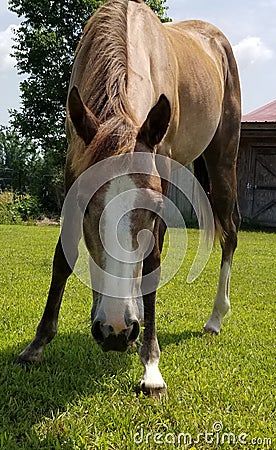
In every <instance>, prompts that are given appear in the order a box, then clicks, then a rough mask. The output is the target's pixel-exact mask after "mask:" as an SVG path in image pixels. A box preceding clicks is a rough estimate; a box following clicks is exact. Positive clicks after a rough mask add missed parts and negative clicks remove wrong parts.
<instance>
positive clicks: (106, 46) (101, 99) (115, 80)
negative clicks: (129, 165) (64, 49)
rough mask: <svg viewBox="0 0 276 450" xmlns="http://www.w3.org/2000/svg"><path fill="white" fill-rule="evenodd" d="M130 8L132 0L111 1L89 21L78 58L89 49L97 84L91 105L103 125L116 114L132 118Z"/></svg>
mask: <svg viewBox="0 0 276 450" xmlns="http://www.w3.org/2000/svg"><path fill="white" fill-rule="evenodd" d="M127 8H128V0H108V1H107V2H106V3H105V4H104V5H103V6H102V7H101V8H99V9H98V10H97V11H96V13H95V14H94V15H93V16H92V17H91V18H90V19H89V21H88V22H87V24H86V26H85V29H84V34H83V37H82V39H81V41H80V43H79V45H78V47H77V50H76V56H77V55H78V53H79V52H80V50H81V49H82V47H84V46H86V47H87V46H89V56H90V57H91V56H92V59H93V61H89V66H90V67H91V70H92V72H93V77H91V78H92V80H93V83H92V85H91V86H89V101H88V105H87V106H88V107H89V108H90V109H91V110H92V111H93V113H94V114H95V115H96V116H97V117H98V119H99V120H100V121H101V122H103V121H105V120H107V119H109V118H110V116H113V115H114V114H121V115H123V116H127V117H128V118H132V112H131V110H130V107H129V104H128V100H127V93H126V88H127ZM87 63H88V61H87Z"/></svg>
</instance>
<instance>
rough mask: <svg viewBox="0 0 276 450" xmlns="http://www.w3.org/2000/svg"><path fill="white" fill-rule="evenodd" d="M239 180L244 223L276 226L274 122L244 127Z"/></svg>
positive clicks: (239, 159) (239, 161)
mask: <svg viewBox="0 0 276 450" xmlns="http://www.w3.org/2000/svg"><path fill="white" fill-rule="evenodd" d="M237 181H238V199H239V206H240V211H241V216H242V220H243V222H245V223H249V224H253V225H260V226H262V225H265V226H271V227H275V226H276V190H275V189H276V124H275V123H263V124H262V123H251V124H250V123H243V124H242V133H241V141H240V149H239V156H238V163H237Z"/></svg>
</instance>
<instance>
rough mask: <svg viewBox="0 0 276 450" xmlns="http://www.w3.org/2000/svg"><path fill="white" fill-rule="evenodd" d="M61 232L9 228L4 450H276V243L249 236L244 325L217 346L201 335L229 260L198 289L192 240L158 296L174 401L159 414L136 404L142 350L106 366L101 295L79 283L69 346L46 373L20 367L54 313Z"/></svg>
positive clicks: (59, 342) (4, 265)
mask: <svg viewBox="0 0 276 450" xmlns="http://www.w3.org/2000/svg"><path fill="white" fill-rule="evenodd" d="M58 232H59V229H58V228H55V227H27V226H0V308H1V321H0V448H1V449H5V450H12V449H26V450H31V449H51V450H55V449H68V450H72V449H92V450H94V449H103V450H105V449H106V450H109V449H110V450H111V449H115V450H124V449H125V450H131V449H159V448H160V449H167V448H168V449H173V448H183V449H185V448H187V449H203V450H208V449H219V448H223V449H237V450H240V449H244V450H248V449H274V448H276V412H275V397H276V387H275V386H276V379H275V378H276V377H275V372H276V369H275V360H276V350H275V346H276V342H275V335H276V332H275V329H276V326H275V325H276V314H275V313H276V307H275V298H276V293H275V291H276V283H275V262H276V261H275V255H276V234H273V233H265V232H244V231H243V232H240V235H239V247H238V250H237V252H236V255H235V260H234V266H233V272H232V289H231V294H232V295H231V300H232V313H231V315H230V316H229V317H228V318H226V320H225V321H224V325H223V328H222V332H221V334H220V335H219V336H217V337H215V336H209V335H201V328H202V325H203V324H204V323H205V321H206V319H207V318H208V316H209V314H210V312H211V308H212V303H213V298H214V295H215V290H216V283H217V278H218V272H219V266H220V249H219V246H218V245H217V246H216V247H215V249H214V251H213V253H212V255H211V258H210V260H209V262H208V265H207V267H206V268H205V271H204V272H203V273H202V275H201V276H200V277H199V278H198V279H197V280H196V281H195V282H194V283H192V284H191V285H188V284H187V283H186V281H185V280H186V277H187V274H188V271H189V267H190V266H191V262H192V258H193V256H194V254H195V251H196V248H197V238H198V233H197V231H195V230H189V231H188V237H189V240H188V252H187V255H186V258H185V260H184V264H183V266H182V267H181V270H180V271H179V272H178V274H177V275H176V276H175V277H174V278H173V279H172V280H171V281H170V283H169V284H167V285H166V286H164V287H163V288H162V289H160V290H159V292H158V305H157V310H158V330H159V331H158V336H159V341H160V345H161V348H162V356H161V362H160V369H161V372H162V375H163V377H164V379H165V381H166V382H167V385H168V392H169V397H168V399H163V400H162V401H161V402H158V401H156V400H153V399H148V398H145V397H143V396H140V397H136V394H135V386H136V385H137V383H139V381H140V378H141V376H142V365H141V363H140V361H139V357H138V354H137V351H136V350H134V349H131V350H130V351H129V352H127V353H126V354H116V353H107V354H104V353H103V352H102V351H101V350H100V348H98V347H97V345H96V344H95V342H94V341H93V340H92V338H91V334H90V320H89V318H90V310H91V293H90V291H89V289H88V288H87V287H85V286H83V285H82V284H81V283H80V282H79V281H78V280H77V278H76V277H74V276H73V277H71V278H70V279H69V282H68V285H67V288H66V292H65V295H64V300H63V304H62V308H61V313H60V322H59V323H60V325H59V334H58V335H57V337H56V338H55V339H54V341H53V342H52V343H51V344H50V345H49V346H48V347H47V349H46V350H45V353H44V356H43V360H42V363H41V364H40V365H38V366H32V367H30V368H22V367H19V366H17V365H16V364H14V361H15V359H16V357H17V355H18V353H19V351H21V350H22V349H23V348H24V347H25V345H26V344H27V343H29V341H30V339H31V338H32V337H33V336H34V331H35V328H36V325H37V323H38V321H39V319H40V317H41V314H42V312H43V308H44V304H45V299H46V295H47V290H48V286H49V282H50V275H51V264H52V256H53V251H54V246H55V242H56V239H57V236H58ZM175 232H176V233H179V234H180V233H181V231H179V230H177V231H175ZM181 433H182V434H181ZM179 442H180V444H179ZM185 442H186V444H185ZM223 442H224V443H223Z"/></svg>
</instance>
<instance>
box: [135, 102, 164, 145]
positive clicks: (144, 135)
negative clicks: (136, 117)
mask: <svg viewBox="0 0 276 450" xmlns="http://www.w3.org/2000/svg"><path fill="white" fill-rule="evenodd" d="M170 118H171V107H170V103H169V100H168V99H167V97H166V96H165V95H164V94H162V95H161V96H160V97H159V100H158V102H157V103H156V105H155V106H154V107H153V108H152V109H151V110H150V112H149V114H148V117H147V118H146V121H145V122H144V124H143V125H142V127H141V129H140V131H139V133H138V137H137V139H139V140H140V141H142V142H144V143H145V144H146V145H148V146H149V147H151V148H153V147H154V146H155V145H157V144H159V142H161V141H162V139H163V137H164V136H165V134H166V131H167V129H168V126H169V123H170Z"/></svg>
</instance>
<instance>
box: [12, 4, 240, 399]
mask: <svg viewBox="0 0 276 450" xmlns="http://www.w3.org/2000/svg"><path fill="white" fill-rule="evenodd" d="M66 131H67V138H68V156H67V163H66V191H67V192H69V190H70V188H71V187H72V186H75V188H74V189H76V205H75V208H72V209H71V210H70V208H69V210H68V208H67V212H65V217H64V224H63V228H62V232H61V237H60V239H59V241H58V243H57V246H56V251H55V256H54V262H53V274H52V282H51V286H50V290H49V295H48V300H47V304H46V308H45V311H44V314H43V317H42V319H41V321H40V324H39V326H38V328H37V332H36V336H35V338H34V339H33V341H32V342H31V343H30V345H29V346H28V347H27V348H26V349H25V350H24V351H23V352H22V353H21V354H20V356H19V360H20V361H21V362H32V361H38V360H39V359H40V357H41V354H42V351H43V349H44V347H45V345H46V344H47V343H49V342H50V341H51V340H52V338H53V337H54V335H55V334H56V332H57V322H58V313H59V308H60V304H61V300H62V295H63V291H64V288H65V284H66V280H67V278H68V277H69V275H70V274H71V273H72V270H73V266H74V264H75V261H76V260H77V257H78V242H79V239H80V235H81V229H82V225H83V233H84V238H85V242H86V246H87V248H88V251H89V254H90V256H91V260H93V261H94V262H95V264H94V266H93V265H92V266H93V267H91V274H92V284H93V299H94V301H93V308H92V334H93V336H94V337H95V339H96V341H97V342H98V343H99V344H100V345H101V346H102V348H103V349H104V350H120V351H123V350H125V349H126V348H127V346H128V345H129V344H131V343H133V342H134V341H136V340H137V338H138V335H139V328H140V319H141V308H140V307H139V305H137V302H138V301H139V299H140V298H141V296H143V306H144V334H143V343H142V347H141V351H140V357H141V360H142V363H143V365H144V376H143V379H142V381H141V389H142V391H143V392H145V393H148V394H151V395H156V394H159V393H161V392H163V391H164V390H166V384H165V382H164V381H163V378H162V376H161V373H160V371H159V369H158V363H159V356H160V350H159V346H158V342H157V337H156V325H155V297H156V288H157V285H158V280H159V275H160V270H159V268H160V253H161V250H162V245H163V238H164V233H165V230H166V226H165V224H164V221H163V220H162V214H161V213H160V211H161V209H162V203H163V196H164V195H166V192H167V188H168V182H167V179H166V176H163V175H162V170H161V169H160V167H158V164H157V162H156V161H157V157H158V155H163V156H164V157H167V159H166V161H171V160H175V161H177V162H179V163H181V164H182V165H187V164H188V163H191V162H192V161H194V160H195V159H196V158H198V157H199V156H200V155H203V157H204V160H205V164H206V167H207V170H208V176H209V180H210V200H211V205H212V209H213V213H214V217H215V223H216V229H217V233H218V235H219V238H220V242H221V247H222V261H221V271H220V277H219V283H218V289H217V294H216V297H215V302H214V307H213V311H212V314H211V316H210V318H209V320H208V321H207V323H206V324H205V326H204V331H205V332H209V333H216V334H217V333H219V331H220V325H221V322H222V319H223V317H224V316H225V314H226V313H227V311H228V310H229V307H230V302H229V281H230V272H231V264H232V258H233V253H234V251H235V248H236V245H237V231H238V227H239V221H240V219H239V213H238V207H237V192H236V159H237V150H238V144H239V135H240V87H239V77H238V72H237V67H236V63H235V59H234V56H233V53H232V50H231V47H230V44H229V42H228V41H227V39H226V38H225V36H224V35H223V34H222V33H221V32H220V31H219V30H218V29H217V28H215V27H214V26H212V25H210V24H208V23H205V22H201V21H185V22H179V23H169V24H161V23H160V21H159V20H158V18H157V16H156V15H155V14H154V13H153V12H152V11H151V10H150V8H149V7H147V6H146V5H145V4H144V2H143V1H142V0H109V1H107V2H106V3H105V4H104V5H103V6H102V7H101V8H100V9H99V10H98V11H97V12H96V13H95V14H94V16H93V17H92V18H91V19H90V20H89V22H88V23H87V25H86V28H85V30H84V34H83V37H82V39H81V41H80V43H79V46H78V48H77V51H76V55H75V61H74V65H73V70H72V76H71V82H70V87H69V94H68V102H67V121H66ZM137 154H141V157H142V160H143V163H144V165H145V166H147V168H146V169H145V168H143V169H141V170H140V174H139V170H138V169H137V170H136V169H135V170H134V171H132V172H131V173H130V174H128V175H125V176H119V177H116V174H115V176H113V175H114V174H113V172H112V171H113V170H114V172H116V170H117V169H116V168H115V166H116V164H115V166H113V163H112V160H113V159H112V157H114V156H115V155H118V158H120V157H122V155H126V156H127V157H128V161H127V163H126V166H132V167H133V164H134V163H133V161H132V159H133V160H134V156H135V155H137ZM143 155H144V156H145V157H143ZM101 162H105V163H107V164H105V166H104V167H105V169H104V170H106V168H107V167H109V168H110V171H111V172H112V176H111V177H110V179H105V181H104V184H103V185H101V183H100V179H101V177H104V175H105V173H104V171H101V170H99V171H97V170H96V171H95V170H94V172H93V176H90V175H89V170H90V168H91V169H93V168H95V167H98V166H97V164H100V163H101ZM122 164H124V163H123V160H122ZM142 165H143V164H142ZM165 166H166V164H165ZM99 167H100V166H99ZM144 169H145V170H144ZM166 170H168V172H169V170H170V167H169V164H167V168H166ZM111 172H110V173H111ZM163 173H164V171H163ZM83 174H87V176H86V179H85V180H84V182H83V178H82V175H83ZM119 175H120V174H119ZM95 179H96V184H97V183H99V184H98V185H97V186H99V188H98V189H97V190H96V192H94V191H93V193H91V192H92V191H90V192H89V193H87V186H88V191H89V190H90V187H91V185H92V184H93V183H94V182H95ZM76 180H77V181H76ZM84 185H85V187H83V186H84ZM92 190H93V189H92ZM139 191H141V192H142V194H141V192H140V194H139ZM88 194H89V195H88ZM85 195H86V197H87V195H88V197H87V198H84V197H85ZM91 197H92V198H91ZM114 198H119V199H120V202H119V203H120V208H121V209H120V210H121V213H120V214H121V215H120V214H119V215H117V210H116V208H113V209H112V207H111V206H110V208H111V209H106V207H107V205H112V201H113V199H114ZM143 202H144V203H143ZM143 205H150V206H143ZM81 210H82V212H83V215H84V219H83V223H81V219H80V217H81V215H80V211H81ZM108 211H111V212H110V213H108ZM112 211H113V212H112ZM115 216H116V220H115ZM160 216H161V217H160ZM100 222H101V224H102V225H101V226H102V232H100V231H99V229H100V225H99V224H100ZM118 224H119V225H118ZM114 227H115V228H116V231H117V234H118V241H119V243H120V246H119V247H120V248H121V249H122V252H125V256H124V257H121V258H120V254H116V255H115V256H114V254H113V255H112V254H110V252H109V250H108V249H107V247H108V246H111V247H112V246H113V243H114V240H113V237H112V236H113V234H114V233H113V232H114ZM142 230H143V231H144V233H143V232H142ZM149 232H150V234H152V235H153V236H154V238H155V239H154V241H152V240H151V239H150V238H149V237H148V236H149ZM62 236H63V237H62ZM64 236H65V237H64ZM64 240H67V242H68V240H69V241H70V249H69V253H70V255H69V256H68V251H67V254H66V255H65V251H64V245H63V242H62V241H64ZM148 248H150V250H149V251H148V250H147V249H148ZM135 252H136V253H137V252H138V253H139V252H140V253H139V255H140V256H139V255H138V256H137V255H136V256H137V258H134V259H132V254H133V253H135ZM111 253H112V252H111ZM115 253H116V251H115ZM136 253H135V254H136ZM138 253H137V254H138ZM141 255H142V257H141ZM69 260H70V261H69ZM95 266H97V267H98V272H95ZM152 273H154V276H153V277H152V286H151V289H149V288H148V286H147V288H145V287H144V280H145V279H146V278H147V276H148V275H150V274H152ZM108 275H112V276H113V278H112V280H111V277H110V276H108ZM110 280H111V281H110ZM125 280H127V281H126V282H125ZM109 283H111V284H112V286H110V285H109ZM120 289H121V291H120ZM120 292H121V294H120ZM138 303H139V302H138Z"/></svg>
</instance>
